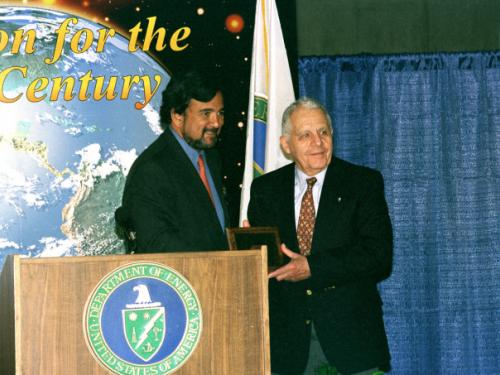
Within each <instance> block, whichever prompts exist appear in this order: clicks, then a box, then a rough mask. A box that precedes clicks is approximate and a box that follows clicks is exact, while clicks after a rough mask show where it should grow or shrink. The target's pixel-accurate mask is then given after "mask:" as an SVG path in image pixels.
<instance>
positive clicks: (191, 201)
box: [163, 129, 222, 232]
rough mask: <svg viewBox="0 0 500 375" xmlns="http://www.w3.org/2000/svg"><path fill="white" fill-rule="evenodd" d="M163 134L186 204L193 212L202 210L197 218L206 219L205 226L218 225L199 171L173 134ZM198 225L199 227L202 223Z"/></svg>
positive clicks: (169, 132) (165, 132)
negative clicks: (208, 224)
mask: <svg viewBox="0 0 500 375" xmlns="http://www.w3.org/2000/svg"><path fill="white" fill-rule="evenodd" d="M163 134H164V139H165V141H166V142H167V153H169V155H166V157H167V158H168V159H170V163H171V164H172V165H171V167H172V168H173V169H174V170H176V174H175V181H176V183H177V184H178V185H179V188H178V191H179V192H182V196H183V197H184V204H185V205H187V206H189V207H190V209H191V210H201V215H197V216H196V217H205V218H206V219H207V220H206V222H205V225H207V223H210V225H212V223H216V224H217V225H218V224H219V219H218V217H217V212H216V210H215V207H214V205H213V204H212V201H211V200H210V196H209V195H208V193H207V190H206V189H205V186H204V185H203V182H202V181H201V178H200V175H199V174H198V171H197V170H196V169H195V167H194V166H193V163H191V160H189V158H188V156H187V155H186V153H185V152H184V150H183V149H182V147H181V145H180V144H179V142H177V140H176V139H175V137H174V135H173V134H172V132H171V131H170V130H169V129H167V130H165V131H164V132H163ZM215 179H216V178H215V177H214V180H215ZM196 224H197V225H199V224H200V223H196ZM217 229H219V230H220V231H221V232H222V229H221V227H220V225H218V228H217Z"/></svg>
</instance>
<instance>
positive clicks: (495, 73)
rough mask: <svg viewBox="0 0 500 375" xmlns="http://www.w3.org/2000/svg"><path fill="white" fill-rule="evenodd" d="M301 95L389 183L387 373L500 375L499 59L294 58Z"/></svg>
mask: <svg viewBox="0 0 500 375" xmlns="http://www.w3.org/2000/svg"><path fill="white" fill-rule="evenodd" d="M299 86H300V94H301V95H307V96H311V97H314V98H317V99H319V100H320V101H321V102H323V103H324V104H325V105H326V107H327V109H328V110H329V112H330V114H331V116H332V119H333V121H334V134H335V135H334V137H335V153H336V155H337V156H340V157H341V158H345V159H347V160H349V161H352V162H355V163H358V164H362V165H366V166H370V167H373V168H376V169H378V170H380V171H381V172H382V173H383V175H384V178H385V183H386V197H387V201H388V205H389V209H390V215H391V219H392V222H393V226H394V245H395V255H394V268H393V273H392V276H391V277H390V278H389V279H388V280H387V281H385V282H383V283H382V284H381V287H380V289H381V291H382V295H383V299H384V313H385V321H386V327H387V331H388V336H389V341H390V348H391V354H392V357H393V361H392V364H393V370H392V372H391V374H412V375H414V374H432V375H434V374H453V375H456V374H467V375H472V374H500V360H499V359H500V345H499V344H500V256H499V250H500V230H499V228H500V223H499V213H500V52H495V53H460V54H425V55H397V56H356V57H338V58H333V57H307V58H301V59H300V61H299Z"/></svg>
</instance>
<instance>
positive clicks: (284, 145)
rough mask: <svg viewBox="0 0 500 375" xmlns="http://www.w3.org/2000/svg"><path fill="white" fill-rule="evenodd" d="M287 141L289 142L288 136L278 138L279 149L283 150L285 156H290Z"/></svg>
mask: <svg viewBox="0 0 500 375" xmlns="http://www.w3.org/2000/svg"><path fill="white" fill-rule="evenodd" d="M288 141H289V136H286V135H282V136H281V137H280V145H281V149H282V150H283V152H284V153H285V154H286V155H287V156H289V155H291V151H290V146H289V145H288Z"/></svg>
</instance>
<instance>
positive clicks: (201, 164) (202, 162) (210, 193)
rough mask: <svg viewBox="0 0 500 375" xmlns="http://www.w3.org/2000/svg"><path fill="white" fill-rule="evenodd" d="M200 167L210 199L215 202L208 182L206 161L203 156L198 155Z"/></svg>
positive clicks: (201, 176)
mask: <svg viewBox="0 0 500 375" xmlns="http://www.w3.org/2000/svg"><path fill="white" fill-rule="evenodd" d="M198 168H199V169H200V178H201V182H203V185H205V189H207V192H208V195H209V196H210V200H211V201H212V203H213V202H214V200H213V198H212V190H210V185H209V184H208V179H207V172H206V170H205V162H204V161H203V157H202V156H201V154H200V155H198Z"/></svg>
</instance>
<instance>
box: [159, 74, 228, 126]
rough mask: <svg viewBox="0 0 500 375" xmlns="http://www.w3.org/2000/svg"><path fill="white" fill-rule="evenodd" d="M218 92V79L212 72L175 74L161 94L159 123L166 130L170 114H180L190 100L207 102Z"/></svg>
mask: <svg viewBox="0 0 500 375" xmlns="http://www.w3.org/2000/svg"><path fill="white" fill-rule="evenodd" d="M218 91H221V92H222V88H221V84H220V79H218V77H217V75H216V74H215V73H213V72H202V71H199V70H189V71H185V72H181V73H178V74H175V75H173V76H172V77H171V79H170V82H169V83H168V85H167V87H166V88H165V90H164V91H163V93H162V104H161V107H160V123H161V127H162V129H166V128H167V127H168V126H169V125H170V123H171V118H170V112H171V110H174V112H175V113H179V114H182V113H184V111H185V110H186V108H187V107H188V105H189V101H190V100H191V99H195V100H198V101H200V102H208V101H210V99H212V98H213V97H214V96H215V95H216V94H217V92H218Z"/></svg>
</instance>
